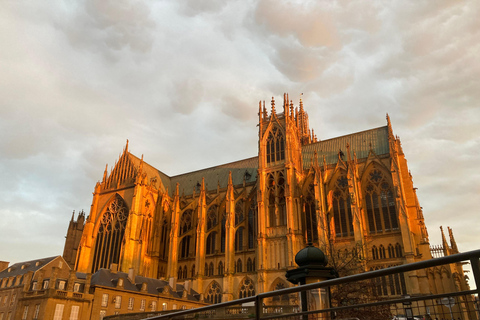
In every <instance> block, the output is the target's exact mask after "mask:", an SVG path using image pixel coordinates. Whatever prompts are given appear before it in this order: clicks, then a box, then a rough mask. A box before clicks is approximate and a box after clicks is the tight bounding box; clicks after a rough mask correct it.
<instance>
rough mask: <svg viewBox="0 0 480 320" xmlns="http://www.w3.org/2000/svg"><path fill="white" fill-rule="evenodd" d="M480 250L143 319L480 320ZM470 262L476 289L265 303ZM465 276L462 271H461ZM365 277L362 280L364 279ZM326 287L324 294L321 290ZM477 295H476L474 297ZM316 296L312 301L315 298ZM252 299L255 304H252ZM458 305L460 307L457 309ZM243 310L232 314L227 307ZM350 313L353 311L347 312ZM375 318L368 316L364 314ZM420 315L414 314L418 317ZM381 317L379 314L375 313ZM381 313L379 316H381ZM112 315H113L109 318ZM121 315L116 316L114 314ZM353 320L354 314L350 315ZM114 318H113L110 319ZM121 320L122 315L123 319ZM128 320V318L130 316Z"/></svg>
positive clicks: (312, 296) (310, 295) (327, 293)
mask: <svg viewBox="0 0 480 320" xmlns="http://www.w3.org/2000/svg"><path fill="white" fill-rule="evenodd" d="M479 258H480V250H474V251H469V252H464V253H459V254H455V255H451V256H447V257H440V258H434V259H429V260H426V261H420V262H415V263H411V264H406V265H400V266H394V267H389V268H385V269H380V270H374V271H369V272H364V273H360V274H355V275H350V276H345V277H341V278H336V279H331V280H325V281H322V282H317V283H312V284H307V285H301V286H296V287H291V288H286V289H280V290H275V291H271V292H265V293H261V294H258V295H256V296H252V297H248V298H243V299H238V300H234V301H228V302H223V303H218V304H215V305H210V306H205V307H200V308H196V309H190V310H181V311H178V312H173V313H171V312H170V313H168V314H162V315H157V316H150V317H148V316H147V315H146V316H147V317H146V318H143V319H145V320H163V319H165V320H166V319H169V320H170V319H186V318H212V319H248V318H250V319H256V320H259V319H299V320H300V319H302V320H305V319H308V320H312V319H335V318H337V319H339V318H342V315H343V314H352V313H353V314H358V315H363V317H361V319H363V318H366V319H377V318H379V317H380V318H382V315H383V318H382V319H385V320H390V319H396V320H408V319H414V320H420V319H422V320H435V319H437V320H442V319H455V320H457V319H460V320H477V319H479V318H480V317H479V314H478V294H479V292H480V291H479V289H480V263H479ZM465 261H468V262H470V264H471V268H472V271H473V277H474V279H473V282H474V285H475V289H473V290H463V291H450V292H445V293H443V294H437V295H432V294H428V295H426V294H423V295H419V294H417V295H413V294H412V296H409V295H408V292H407V295H398V294H397V295H394V296H391V295H390V296H388V295H387V296H380V297H377V298H376V299H370V298H369V295H368V292H366V293H365V294H364V295H363V297H364V298H367V299H364V300H361V299H360V300H355V299H352V303H347V304H345V303H343V304H341V305H333V304H330V301H328V304H321V306H319V305H318V303H317V306H314V304H315V303H313V304H311V305H309V308H308V310H300V308H299V306H300V304H299V303H298V304H297V305H296V306H293V307H292V306H288V305H284V306H281V305H276V306H274V305H265V304H264V302H265V301H270V300H272V299H270V298H273V299H274V297H277V301H278V300H280V299H279V297H282V296H283V297H285V295H289V296H290V297H292V296H294V297H299V296H300V293H301V292H308V293H309V299H313V300H315V297H314V296H315V295H316V297H317V302H318V297H319V295H320V294H324V295H325V294H326V296H327V297H328V296H329V294H330V292H331V291H333V292H334V291H335V290H338V288H339V287H340V286H342V285H347V286H350V285H353V284H354V283H357V284H358V283H364V282H365V281H371V283H374V282H375V281H378V279H382V277H387V278H388V277H389V276H391V275H395V274H401V273H406V272H409V271H415V270H421V269H427V268H433V267H438V266H443V265H448V264H456V263H463V262H465ZM462 276H463V275H462ZM362 281H363V282H362ZM320 291H321V292H320ZM475 295H476V296H477V297H475ZM313 300H312V301H313ZM252 302H253V306H252ZM455 305H456V307H454V306H455ZM247 306H248V307H247ZM232 307H236V308H237V310H241V311H242V312H235V313H233V314H232V313H228V312H226V310H227V309H229V308H230V310H233V309H235V308H232ZM238 308H243V309H238ZM347 311H348V312H347ZM369 314H370V315H371V316H365V315H369ZM415 314H417V315H418V316H417V317H415V318H414V315H415ZM374 315H376V317H375V316H374ZM379 315H380V316H379ZM107 318H109V319H110V317H107ZM115 318H117V317H115ZM348 318H349V319H352V318H351V317H348ZM111 319H114V317H111ZM119 319H120V318H119ZM125 319H126V318H125Z"/></svg>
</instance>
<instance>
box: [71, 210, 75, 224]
mask: <svg viewBox="0 0 480 320" xmlns="http://www.w3.org/2000/svg"><path fill="white" fill-rule="evenodd" d="M74 218H75V210H73V212H72V220H71V221H72V222H73V220H74Z"/></svg>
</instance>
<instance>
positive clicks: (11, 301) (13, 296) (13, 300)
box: [10, 293, 17, 307]
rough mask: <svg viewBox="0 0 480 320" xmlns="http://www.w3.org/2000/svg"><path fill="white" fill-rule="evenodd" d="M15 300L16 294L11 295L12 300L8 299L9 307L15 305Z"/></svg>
mask: <svg viewBox="0 0 480 320" xmlns="http://www.w3.org/2000/svg"><path fill="white" fill-rule="evenodd" d="M16 299H17V294H16V293H14V294H12V299H10V307H12V306H13V305H14V304H15V300H16Z"/></svg>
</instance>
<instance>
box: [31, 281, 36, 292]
mask: <svg viewBox="0 0 480 320" xmlns="http://www.w3.org/2000/svg"><path fill="white" fill-rule="evenodd" d="M32 290H33V291H35V290H37V281H33V282H32Z"/></svg>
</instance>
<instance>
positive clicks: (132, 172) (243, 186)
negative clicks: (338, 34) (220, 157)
mask: <svg viewBox="0 0 480 320" xmlns="http://www.w3.org/2000/svg"><path fill="white" fill-rule="evenodd" d="M277 108H278V107H277ZM269 109H270V112H268V111H267V108H266V107H265V102H263V103H261V102H260V104H259V113H258V116H259V118H258V121H259V123H258V128H259V132H258V135H259V140H258V155H257V156H255V157H252V158H248V159H244V160H239V161H235V162H232V163H227V164H223V165H218V166H215V167H212V168H207V169H203V170H198V171H194V172H188V173H184V174H181V175H177V176H168V175H166V174H165V173H163V172H161V171H160V170H158V169H156V168H155V167H153V166H152V165H150V164H148V163H146V162H145V161H143V156H142V158H138V157H136V156H134V155H133V154H131V153H130V152H129V150H128V142H127V146H126V147H125V149H124V150H123V154H122V155H121V156H120V158H119V159H118V161H117V162H116V164H115V166H114V167H113V169H112V170H111V171H110V172H108V170H107V168H106V169H105V173H104V174H103V179H102V180H101V182H98V183H97V184H96V186H95V190H94V194H93V201H92V205H91V208H90V214H89V215H88V217H86V218H85V216H84V214H83V213H81V214H80V215H79V219H78V220H77V221H73V218H72V222H71V223H70V227H69V230H68V233H67V240H66V245H65V253H64V257H65V259H66V260H67V261H68V263H70V264H71V265H72V266H75V269H76V270H77V271H79V272H85V273H94V272H96V271H97V270H99V269H100V268H111V267H112V266H113V267H115V268H118V270H121V271H124V272H128V271H129V270H131V269H133V270H134V271H135V272H136V273H137V274H139V275H142V276H146V277H151V278H163V279H165V280H167V281H169V282H170V285H171V286H174V285H175V283H184V284H185V287H191V288H192V289H194V290H195V291H196V292H198V293H200V294H202V295H203V296H202V298H203V299H204V301H208V302H211V303H216V302H220V301H229V300H233V299H238V298H242V297H246V296H251V295H255V294H257V293H261V292H266V291H271V290H275V289H279V288H283V287H288V286H289V284H288V282H287V281H286V280H285V272H286V271H287V270H289V269H292V268H295V267H296V265H295V262H294V257H295V254H296V253H297V252H298V251H300V250H301V249H302V248H304V247H305V246H306V244H307V243H309V242H311V243H313V245H314V246H317V247H319V248H321V249H322V250H323V251H324V252H326V253H327V255H332V254H334V252H333V251H332V248H333V247H332V244H334V245H335V247H336V248H337V249H336V250H341V251H342V252H346V254H351V255H355V256H358V257H360V258H362V259H361V261H363V268H364V270H372V269H378V268H384V267H388V266H393V265H399V264H405V263H411V262H415V261H420V260H425V259H431V258H432V255H431V252H430V247H429V240H428V234H427V230H426V226H425V223H424V218H423V214H422V209H421V207H420V205H419V203H418V200H417V196H416V192H415V188H414V187H413V182H412V176H411V174H410V172H409V170H408V167H407V161H406V159H405V155H404V154H403V151H402V146H401V143H400V139H399V138H398V137H395V136H394V135H393V131H392V126H391V124H390V119H389V118H388V116H387V125H386V126H382V127H379V128H374V129H370V130H366V131H362V132H357V133H352V134H349V135H346V136H341V137H337V138H333V139H329V140H317V137H316V136H315V134H314V132H313V130H311V129H310V128H309V120H308V115H307V113H306V112H305V110H304V107H303V103H302V101H301V100H300V103H299V106H298V107H294V105H293V103H292V102H291V101H290V100H289V98H288V95H286V94H285V95H284V101H283V105H282V106H281V107H280V108H278V109H282V110H281V112H278V111H277V110H276V106H275V101H274V100H273V98H272V101H271V106H270V107H269ZM431 281H432V280H431V279H430V277H429V275H428V272H426V271H418V273H411V274H409V276H408V277H403V276H402V278H401V279H395V281H393V282H391V285H390V286H391V288H389V291H388V292H387V290H386V289H385V291H384V293H386V294H394V295H395V294H396V295H401V294H403V293H405V291H406V290H407V289H408V292H409V293H418V294H422V293H435V292H434V291H435V290H434V289H432V288H433V287H432V282H431Z"/></svg>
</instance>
